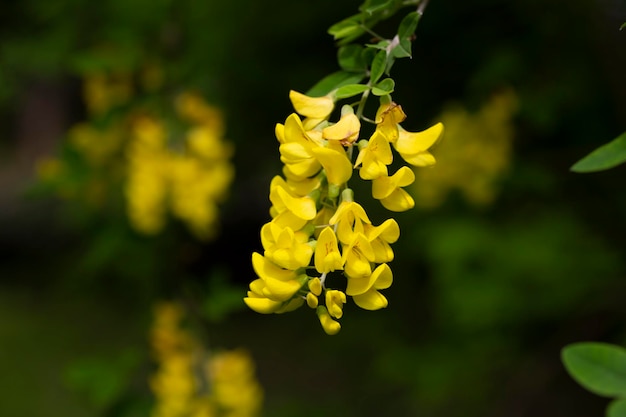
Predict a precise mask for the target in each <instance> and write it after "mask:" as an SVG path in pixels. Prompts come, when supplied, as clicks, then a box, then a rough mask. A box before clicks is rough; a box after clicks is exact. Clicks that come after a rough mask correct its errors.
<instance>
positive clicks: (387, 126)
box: [376, 103, 406, 143]
mask: <svg viewBox="0 0 626 417" xmlns="http://www.w3.org/2000/svg"><path fill="white" fill-rule="evenodd" d="M404 119H406V114H404V111H402V107H401V106H400V105H398V104H396V103H390V104H384V105H382V106H380V107H379V108H378V112H377V113H376V124H377V127H376V130H378V131H380V132H381V133H382V134H383V135H384V136H385V137H386V138H387V140H388V141H389V142H391V143H394V142H395V141H396V139H398V124H399V123H401V122H402V121H403V120H404Z"/></svg>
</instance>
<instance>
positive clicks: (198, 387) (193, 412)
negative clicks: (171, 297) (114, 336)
mask: <svg viewBox="0 0 626 417" xmlns="http://www.w3.org/2000/svg"><path fill="white" fill-rule="evenodd" d="M183 319H184V312H183V310H182V308H181V306H180V305H178V304H175V303H162V304H160V305H158V306H157V308H156V309H155V320H154V324H153V327H152V332H151V342H152V350H153V353H154V356H155V359H156V361H157V362H158V369H157V371H156V373H155V374H154V375H153V376H152V378H151V379H150V388H151V390H152V392H153V393H154V396H155V399H156V403H155V405H154V407H153V409H152V413H151V415H152V417H235V416H236V417H254V416H257V415H259V413H260V410H261V404H262V400H263V393H262V390H261V387H260V385H259V383H258V382H257V381H256V379H255V376H254V363H253V362H252V359H251V358H250V356H249V354H248V353H247V352H245V351H244V350H230V351H222V352H215V353H213V352H211V354H209V353H208V352H207V351H205V350H204V349H203V348H202V346H201V345H200V343H199V342H198V340H197V339H196V338H195V337H194V336H193V334H192V333H191V332H190V331H188V330H186V329H185V328H183V327H182V322H183Z"/></svg>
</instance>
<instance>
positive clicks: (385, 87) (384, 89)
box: [372, 78, 396, 96]
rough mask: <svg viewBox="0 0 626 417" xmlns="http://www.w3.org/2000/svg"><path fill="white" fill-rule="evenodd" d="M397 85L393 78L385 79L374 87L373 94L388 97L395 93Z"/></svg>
mask: <svg viewBox="0 0 626 417" xmlns="http://www.w3.org/2000/svg"><path fill="white" fill-rule="evenodd" d="M395 85H396V83H395V82H394V81H393V80H392V79H391V78H385V79H384V80H382V81H381V82H379V83H378V84H376V85H375V86H374V87H372V94H374V95H375V96H386V95H388V94H391V93H393V89H394V87H395Z"/></svg>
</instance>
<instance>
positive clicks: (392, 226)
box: [366, 219, 400, 243]
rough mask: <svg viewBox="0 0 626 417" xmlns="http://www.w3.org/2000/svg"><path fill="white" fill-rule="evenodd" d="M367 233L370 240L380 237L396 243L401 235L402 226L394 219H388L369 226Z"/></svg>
mask: <svg viewBox="0 0 626 417" xmlns="http://www.w3.org/2000/svg"><path fill="white" fill-rule="evenodd" d="M366 234H367V237H368V239H369V240H370V241H371V240H373V239H376V238H377V237H380V238H381V239H382V240H384V241H385V242H388V243H394V242H395V241H397V240H398V238H399V237H400V226H398V222H396V221H395V220H394V219H387V220H385V221H384V222H382V223H381V224H380V225H379V226H375V227H374V226H369V227H368V228H367V233H366Z"/></svg>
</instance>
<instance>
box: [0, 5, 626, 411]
mask: <svg viewBox="0 0 626 417" xmlns="http://www.w3.org/2000/svg"><path fill="white" fill-rule="evenodd" d="M358 5H359V2H357V1H346V2H337V1H330V0H315V1H310V0H303V1H298V2H293V1H285V0H269V1H265V2H254V1H250V0H242V1H238V2H226V1H216V0H203V1H198V0H181V1H172V0H157V1H155V0H151V1H147V0H132V1H130V0H107V1H102V2H95V3H94V2H88V1H85V0H49V1H46V2H41V1H37V0H24V1H21V2H12V3H7V4H5V5H3V13H2V14H0V134H1V135H2V139H1V140H0V160H1V165H0V248H1V250H0V259H1V260H0V392H2V393H3V395H2V398H3V399H2V401H0V415H1V416H12V417H22V416H23V417H39V416H42V417H43V416H50V415H62V416H66V417H73V416H110V417H114V416H115V417H126V416H149V415H150V413H151V410H153V409H154V404H155V397H154V393H153V392H152V391H151V388H150V384H149V380H150V378H151V375H153V374H154V372H155V369H157V367H158V364H155V358H154V355H153V354H151V351H152V349H153V347H151V336H150V334H151V333H150V331H151V330H150V329H151V326H152V320H153V311H154V308H155V305H157V304H158V303H159V302H162V301H172V300H173V301H176V302H178V303H180V305H183V306H184V308H185V311H186V314H187V316H188V317H190V318H191V320H190V321H191V324H190V327H191V328H192V329H193V330H194V334H195V335H196V337H197V338H198V339H199V340H202V344H203V345H204V346H209V345H210V346H211V348H222V349H233V348H243V349H245V350H246V351H247V352H248V353H249V355H250V356H251V357H252V359H253V360H254V362H255V363H256V376H257V379H258V381H259V383H260V384H261V386H262V387H263V392H264V403H263V411H262V414H261V415H263V416H267V417H293V416H298V417H307V416H341V417H352V416H359V417H364V416H380V415H386V416H398V417H400V416H425V417H430V416H433V417H457V416H459V417H460V416H463V417H473V416H481V417H485V416H487V417H501V416H507V417H522V416H551V417H556V416H568V417H576V416H581V417H582V416H594V415H602V414H603V410H604V407H605V405H606V403H607V400H605V399H602V398H599V397H596V396H594V395H593V394H591V393H589V392H587V391H585V390H584V389H583V388H580V387H579V386H578V385H577V384H576V383H574V382H573V381H572V380H571V379H570V377H569V376H567V375H566V373H565V371H564V369H563V366H562V365H561V363H560V357H559V355H560V349H561V348H562V347H563V346H564V345H566V344H568V343H571V342H575V341H586V340H595V341H606V342H611V343H616V344H621V345H624V344H625V343H626V326H625V325H624V319H625V317H626V304H625V303H624V300H623V294H625V293H626V292H625V291H626V280H625V273H626V256H625V255H626V253H625V252H626V192H625V189H624V173H625V171H624V169H625V168H624V166H621V167H617V168H615V169H612V170H609V171H604V172H600V173H595V174H574V173H572V172H570V171H569V167H570V166H571V165H572V164H573V163H574V162H576V161H577V160H578V159H580V158H582V157H583V156H584V155H586V154H587V153H589V152H590V151H592V150H593V149H595V148H596V147H598V146H600V145H602V144H604V143H606V142H609V141H610V140H612V139H614V138H615V137H617V136H618V135H620V134H621V133H622V132H623V131H624V130H626V77H625V76H624V73H625V72H624V68H626V30H623V31H619V27H620V25H621V24H622V23H623V22H624V21H626V4H624V2H621V1H616V0H599V1H595V2H589V1H582V0H570V1H563V0H542V1H538V0H530V1H529V0H524V1H522V0H510V1H507V2H502V1H494V0H478V1H475V2H466V1H462V0H450V1H447V2H443V1H438V0H433V1H431V2H430V4H429V5H428V8H427V9H426V13H425V15H424V17H423V19H422V21H421V22H420V24H419V26H418V29H417V37H416V40H415V42H414V46H413V48H414V49H413V53H414V55H413V58H412V59H410V60H409V59H407V60H400V61H398V62H397V63H396V65H395V66H394V68H393V74H392V75H393V78H394V79H395V81H396V92H395V93H394V94H393V97H394V100H395V101H396V102H397V103H399V104H401V105H402V107H403V109H404V111H405V112H406V114H407V115H408V118H407V120H406V121H405V122H404V123H403V126H404V127H405V128H406V129H407V130H411V131H416V130H422V129H425V128H426V127H428V126H430V125H431V124H432V123H434V122H437V121H442V122H443V123H444V124H445V125H446V133H445V135H444V138H443V140H442V141H441V142H440V143H439V144H438V145H437V146H436V147H435V148H433V149H432V153H433V154H434V155H435V157H436V158H437V160H438V164H437V165H436V166H435V167H434V168H432V169H422V170H418V171H417V172H416V175H417V181H416V183H415V185H414V186H412V188H411V189H410V190H409V191H410V192H411V193H412V194H413V195H414V196H415V199H416V203H417V207H416V208H415V209H413V210H411V211H409V212H406V213H401V214H398V215H396V216H394V217H395V218H396V220H397V221H398V223H399V224H400V227H401V238H400V240H399V241H398V242H397V243H395V244H394V246H393V248H394V251H395V254H396V259H395V260H394V261H393V263H392V264H391V267H392V269H393V271H394V276H395V282H394V284H393V286H392V287H391V288H390V289H389V290H386V292H385V295H386V296H387V298H388V299H389V307H388V308H387V309H385V310H381V311H377V312H370V311H364V310H360V309H358V308H355V306H354V305H347V306H346V308H345V315H344V318H343V319H342V320H341V322H342V327H343V328H342V330H341V332H340V333H339V334H338V335H336V336H333V337H329V336H326V335H325V334H324V333H323V331H322V329H321V327H320V325H319V323H318V321H317V318H316V317H315V314H313V313H312V312H311V311H309V310H308V309H306V308H302V309H300V310H298V311H296V312H293V313H289V314H285V315H271V316H262V315H259V314H256V313H253V312H252V311H248V310H247V309H246V307H245V306H244V304H243V302H242V297H243V296H244V295H245V291H246V289H247V284H248V283H249V282H250V281H251V280H253V279H254V278H255V277H254V272H253V271H252V268H251V265H250V256H251V253H252V252H253V251H259V250H261V243H260V239H259V230H260V227H261V226H262V225H263V224H264V223H265V222H266V221H268V219H269V213H268V210H269V206H270V202H269V199H268V192H269V182H270V180H271V178H272V177H273V176H274V175H276V174H279V173H280V169H281V163H280V161H279V153H278V143H277V141H276V139H275V137H274V125H275V123H277V122H281V123H282V122H284V120H285V118H286V117H287V116H288V115H289V114H290V113H291V112H292V110H291V106H290V103H289V100H288V92H289V90H290V89H295V90H298V91H302V92H304V91H306V90H307V89H308V88H310V87H311V86H312V85H313V84H314V83H315V82H317V81H318V80H319V79H321V78H322V77H323V76H325V75H327V74H329V73H331V72H334V71H336V70H337V69H338V68H337V64H336V56H335V54H336V48H335V46H334V44H333V41H332V38H331V37H330V36H329V35H327V34H326V29H327V28H328V27H329V26H330V25H331V24H333V23H335V22H337V21H339V20H341V19H343V18H344V17H347V16H349V15H351V14H354V13H355V12H356V10H357V7H358ZM401 15H402V13H401ZM401 15H399V16H398V19H392V20H390V21H389V22H385V23H383V24H382V25H381V27H380V28H378V30H377V31H378V32H379V33H381V34H383V35H388V36H392V35H393V34H394V33H395V32H394V30H395V28H397V24H398V22H399V19H400V18H401ZM146 132H153V133H154V132H157V134H156V136H154V137H159V138H161V139H160V140H157V141H152V142H151V140H149V139H146V137H148V136H150V135H148V134H146ZM150 137H153V136H150ZM185 146H187V147H190V148H191V149H194V151H193V152H192V154H191V156H190V155H187V156H183V154H182V152H181V151H180V150H181V148H183V147H185ZM203 161H204V162H206V161H210V163H209V164H208V165H206V164H205V165H203V164H202V163H203ZM203 166H210V167H212V168H211V169H203V168H202V167H203ZM354 182H358V181H354ZM192 188H193V191H190V190H191V189H192ZM181 190H182V191H181ZM355 190H356V192H357V199H361V200H362V201H366V202H368V203H370V204H369V205H368V206H367V209H368V213H369V212H371V217H372V218H373V220H374V223H376V224H378V223H380V222H381V221H382V220H384V219H385V218H386V217H388V214H386V213H385V212H384V211H383V210H382V209H381V210H378V211H376V210H377V208H378V206H377V205H376V204H377V203H376V202H374V201H368V198H369V187H368V186H365V187H362V188H360V187H359V186H356V185H355ZM168 193H169V194H168ZM166 194H167V195H171V196H172V197H171V202H169V203H167V202H166V198H165V197H164V195H166ZM177 195H178V196H179V197H176V196H177ZM195 201H209V202H210V203H211V204H208V203H207V205H206V207H205V206H202V204H192V203H193V202H195ZM198 207H205V209H198ZM370 207H371V208H370Z"/></svg>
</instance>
